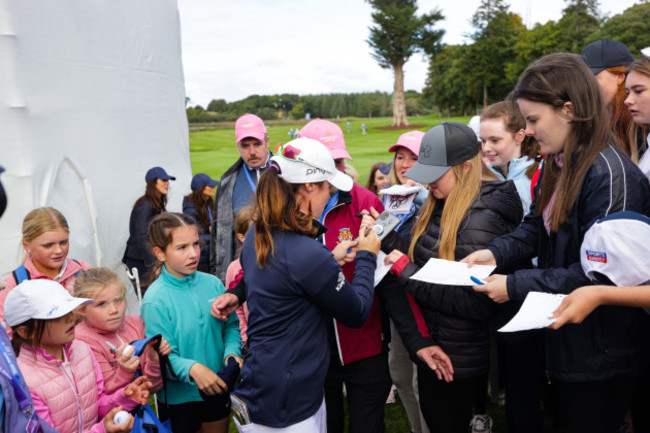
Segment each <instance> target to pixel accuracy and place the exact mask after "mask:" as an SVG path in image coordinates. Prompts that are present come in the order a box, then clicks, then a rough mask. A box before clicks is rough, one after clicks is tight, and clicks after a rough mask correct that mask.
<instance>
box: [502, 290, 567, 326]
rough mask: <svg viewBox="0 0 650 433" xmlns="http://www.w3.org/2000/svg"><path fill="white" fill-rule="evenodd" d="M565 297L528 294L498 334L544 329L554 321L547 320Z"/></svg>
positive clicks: (551, 294) (548, 294) (539, 293)
mask: <svg viewBox="0 0 650 433" xmlns="http://www.w3.org/2000/svg"><path fill="white" fill-rule="evenodd" d="M564 298H566V295H556V294H554V293H542V292H530V293H528V295H527V296H526V299H525V300H524V303H523V304H522V305H521V308H520V309H519V311H518V312H517V314H515V317H513V318H512V319H510V321H509V322H508V323H506V324H505V326H503V327H502V328H501V329H499V332H516V331H526V330H528V329H539V328H546V327H547V326H548V325H550V324H551V323H553V322H555V320H556V319H549V318H548V316H550V315H551V313H552V312H553V311H555V310H556V309H557V307H559V306H560V304H561V303H562V300H563V299H564Z"/></svg>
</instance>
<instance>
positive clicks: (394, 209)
mask: <svg viewBox="0 0 650 433" xmlns="http://www.w3.org/2000/svg"><path fill="white" fill-rule="evenodd" d="M416 196H417V194H411V195H387V196H386V198H385V199H384V209H386V210H387V211H388V212H390V213H392V214H395V215H397V214H404V213H409V212H410V211H411V204H412V203H413V200H415V197H416Z"/></svg>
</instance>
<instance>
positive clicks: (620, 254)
mask: <svg viewBox="0 0 650 433" xmlns="http://www.w3.org/2000/svg"><path fill="white" fill-rule="evenodd" d="M649 252H650V218H648V217H646V216H644V215H641V214H639V213H636V212H631V211H621V212H615V213H613V214H610V215H608V216H606V217H605V218H602V219H600V220H598V221H596V222H595V223H594V225H592V226H591V227H590V228H589V230H587V233H585V237H584V239H583V241H582V246H581V247H580V262H581V263H582V269H583V270H584V272H585V274H586V275H587V276H588V277H589V278H591V279H592V280H594V281H598V274H602V275H604V276H606V277H607V278H609V280H610V281H611V282H612V283H614V284H616V285H617V286H638V285H640V284H644V283H646V282H647V281H649V280H650V261H648V260H647V257H648V253H649Z"/></svg>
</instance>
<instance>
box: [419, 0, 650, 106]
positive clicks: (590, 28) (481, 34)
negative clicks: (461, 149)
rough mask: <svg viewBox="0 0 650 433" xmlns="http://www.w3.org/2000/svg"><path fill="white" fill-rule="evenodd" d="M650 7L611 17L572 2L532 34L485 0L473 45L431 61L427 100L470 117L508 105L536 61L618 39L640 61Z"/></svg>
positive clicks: (580, 0) (505, 9)
mask: <svg viewBox="0 0 650 433" xmlns="http://www.w3.org/2000/svg"><path fill="white" fill-rule="evenodd" d="M649 23H650V3H648V2H647V1H645V2H642V3H639V4H636V5H634V6H632V7H630V8H629V9H627V10H625V11H624V12H623V13H621V14H618V15H615V16H612V17H606V16H603V15H602V14H601V12H600V10H599V7H598V1H597V0H567V1H566V7H565V8H564V9H563V11H562V17H561V18H560V19H559V20H558V21H548V22H546V23H544V24H536V25H535V26H534V27H533V28H531V29H530V30H529V29H527V28H526V26H525V25H524V24H523V22H522V18H521V17H520V16H519V15H518V14H515V13H513V12H511V11H510V10H509V6H508V5H507V4H506V3H504V2H503V1H502V0H483V1H482V2H481V5H480V7H479V8H478V10H477V11H476V13H475V14H474V15H473V17H472V27H473V29H474V33H472V34H471V35H470V36H471V40H472V42H471V43H469V44H462V45H447V46H444V47H443V48H442V49H441V50H440V51H439V52H438V53H436V54H435V55H433V56H432V57H431V60H430V65H429V73H428V78H427V82H426V86H425V88H424V90H423V96H424V98H425V99H431V100H433V101H435V105H436V107H437V108H438V110H440V112H441V113H443V112H444V113H445V114H447V115H450V114H469V113H471V112H473V111H474V109H475V108H477V107H481V106H485V105H488V104H491V103H494V102H498V101H501V100H503V99H504V98H505V97H506V96H507V95H508V93H509V92H510V91H511V90H512V89H513V87H514V86H515V84H516V83H517V78H518V77H519V75H520V74H521V73H522V72H523V71H524V69H526V67H527V66H528V65H529V64H530V63H531V62H533V61H534V60H536V59H538V58H540V57H542V56H545V55H547V54H551V53H554V52H570V53H580V52H581V51H582V49H583V48H584V47H585V46H586V45H588V44H589V43H591V42H594V41H597V40H600V39H613V40H617V41H619V42H621V43H623V44H625V45H626V46H627V47H628V48H629V49H630V51H631V52H632V54H633V55H634V56H635V57H639V56H640V50H641V49H642V48H645V47H647V46H650V31H649V30H650V29H649V28H648V24H649Z"/></svg>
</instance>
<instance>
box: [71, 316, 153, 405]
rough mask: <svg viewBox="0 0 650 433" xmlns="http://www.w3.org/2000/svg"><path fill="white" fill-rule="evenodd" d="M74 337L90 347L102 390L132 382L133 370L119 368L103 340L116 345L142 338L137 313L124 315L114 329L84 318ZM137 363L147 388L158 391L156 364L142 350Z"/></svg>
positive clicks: (140, 323)
mask: <svg viewBox="0 0 650 433" xmlns="http://www.w3.org/2000/svg"><path fill="white" fill-rule="evenodd" d="M75 338H76V339H77V340H81V341H84V342H86V343H87V344H88V345H89V346H90V348H91V349H92V350H93V354H94V355H95V358H96V359H97V362H98V364H99V368H101V369H102V376H104V387H105V388H106V392H108V393H111V392H113V391H115V390H116V389H118V388H123V387H125V386H126V385H128V384H129V383H131V382H133V380H134V379H135V373H129V372H126V371H124V370H122V368H121V367H120V366H119V364H118V363H117V360H116V359H115V357H114V356H113V354H112V353H111V351H110V349H109V348H108V345H107V344H106V342H107V341H109V342H110V343H112V344H113V345H115V347H119V346H120V345H121V344H122V343H130V342H132V341H135V340H140V339H142V338H144V323H143V322H142V319H141V318H140V316H130V315H129V316H125V317H124V322H123V323H122V326H121V327H120V329H118V330H117V331H104V330H102V329H99V328H96V327H94V326H93V325H91V324H90V322H88V321H87V320H84V321H82V322H81V323H79V324H78V325H77V328H76V329H75ZM140 365H141V366H142V374H143V375H144V376H147V379H149V381H150V382H151V388H150V389H149V391H151V392H158V391H160V390H161V389H162V387H163V383H162V377H161V375H160V363H159V362H154V361H151V360H150V359H149V356H148V354H147V353H146V352H145V353H144V354H143V355H142V356H140Z"/></svg>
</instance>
